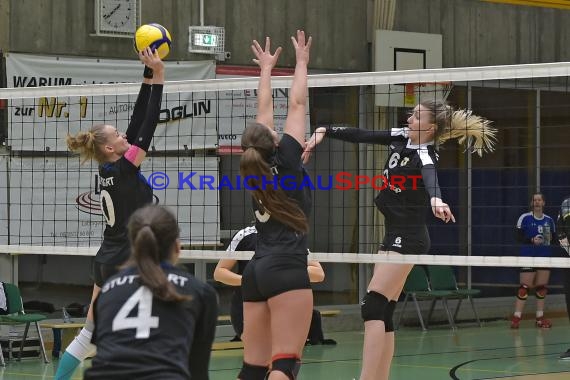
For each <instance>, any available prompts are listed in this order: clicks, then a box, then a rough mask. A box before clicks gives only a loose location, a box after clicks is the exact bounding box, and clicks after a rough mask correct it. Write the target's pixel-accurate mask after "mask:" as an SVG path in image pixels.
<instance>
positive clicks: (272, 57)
mask: <svg viewBox="0 0 570 380" xmlns="http://www.w3.org/2000/svg"><path fill="white" fill-rule="evenodd" d="M281 50H282V49H281V46H280V47H278V48H277V49H276V50H275V53H273V54H271V39H270V38H269V37H265V48H264V49H262V48H261V45H259V42H257V41H256V40H253V44H252V45H251V51H253V54H254V55H255V58H254V59H253V62H255V63H257V64H258V65H259V67H260V68H261V69H264V68H268V69H272V68H274V67H275V65H276V64H277V59H278V58H279V54H281Z"/></svg>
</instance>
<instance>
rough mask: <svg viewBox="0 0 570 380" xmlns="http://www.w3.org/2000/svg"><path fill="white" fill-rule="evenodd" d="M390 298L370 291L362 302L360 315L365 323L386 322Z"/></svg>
mask: <svg viewBox="0 0 570 380" xmlns="http://www.w3.org/2000/svg"><path fill="white" fill-rule="evenodd" d="M387 306H388V298H386V297H385V296H384V295H382V294H380V293H377V292H375V291H372V290H369V291H368V293H366V295H365V296H364V298H363V299H362V301H361V302H360V314H361V315H362V319H364V322H366V321H384V316H385V313H386V307H387Z"/></svg>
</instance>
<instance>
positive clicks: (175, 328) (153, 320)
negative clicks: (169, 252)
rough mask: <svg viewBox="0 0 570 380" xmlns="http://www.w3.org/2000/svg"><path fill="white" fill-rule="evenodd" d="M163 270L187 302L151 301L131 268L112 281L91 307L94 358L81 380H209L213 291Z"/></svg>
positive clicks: (214, 319)
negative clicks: (185, 296) (187, 298)
mask: <svg viewBox="0 0 570 380" xmlns="http://www.w3.org/2000/svg"><path fill="white" fill-rule="evenodd" d="M163 270H164V272H165V273H166V274H167V276H168V280H169V281H170V282H171V283H172V284H174V285H175V287H176V289H177V291H178V292H179V293H180V294H188V295H190V296H192V299H191V300H190V301H185V302H165V301H162V300H159V299H157V298H155V297H153V295H152V293H151V291H150V290H149V289H148V288H147V287H146V286H141V285H140V283H139V282H138V275H137V274H136V270H135V269H133V268H129V269H127V270H124V271H122V272H121V273H119V274H117V275H116V276H113V277H111V278H110V279H109V280H108V281H107V282H106V283H105V285H104V286H103V287H102V289H101V293H100V294H99V296H98V297H97V300H96V302H95V305H94V311H95V314H94V318H95V330H94V331H93V340H92V342H93V343H94V344H96V345H97V355H96V356H95V358H93V365H92V367H91V368H89V369H87V371H86V372H85V379H190V378H191V379H192V380H205V379H208V364H209V360H210V352H211V347H212V342H213V340H214V336H215V329H216V323H217V310H218V303H217V295H216V292H215V290H214V289H213V288H212V287H211V286H209V285H207V284H205V283H203V282H201V281H198V280H197V279H196V278H194V277H193V276H192V275H190V274H188V273H186V272H184V271H182V270H179V269H176V268H174V267H172V266H171V265H163Z"/></svg>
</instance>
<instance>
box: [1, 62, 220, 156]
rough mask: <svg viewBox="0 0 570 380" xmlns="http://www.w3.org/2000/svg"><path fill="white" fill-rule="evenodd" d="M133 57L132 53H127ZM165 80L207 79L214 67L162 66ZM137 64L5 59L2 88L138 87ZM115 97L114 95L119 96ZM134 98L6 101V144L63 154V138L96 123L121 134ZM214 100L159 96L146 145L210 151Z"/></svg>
mask: <svg viewBox="0 0 570 380" xmlns="http://www.w3.org/2000/svg"><path fill="white" fill-rule="evenodd" d="M133 54H134V53H133ZM165 65H166V78H167V80H169V81H172V80H190V79H211V78H214V76H215V64H214V61H197V62H188V61H180V62H166V63H165ZM142 70H143V66H142V64H141V63H140V62H139V61H138V60H111V59H94V58H74V57H53V56H39V55H26V54H15V53H10V54H6V73H7V82H8V87H36V86H56V85H57V86H60V85H83V84H96V83H119V82H141V81H142ZM119 94H120V90H119ZM135 100H136V95H131V96H127V95H117V96H104V97H92V96H89V94H88V93H86V94H85V96H81V97H57V98H55V97H45V96H42V94H41V89H38V96H37V97H36V98H33V99H20V100H15V101H10V104H9V120H8V121H9V127H8V144H9V145H10V146H11V147H12V149H13V150H18V151H20V150H24V151H26V150H30V151H46V150H50V151H67V146H66V144H65V136H66V135H67V134H68V133H70V134H75V133H77V132H78V131H80V130H88V129H89V128H90V127H91V126H92V125H94V124H99V123H107V124H112V125H114V126H116V127H117V129H119V131H126V129H127V126H128V122H129V119H130V116H131V113H132V108H133V106H134V102H135ZM217 109H218V106H217V104H216V96H215V94H205V93H194V94H193V93H179V94H165V95H164V96H163V99H162V106H161V112H160V124H159V125H158V127H157V130H156V133H155V138H154V140H153V142H152V145H153V146H154V148H155V149H156V150H184V149H194V148H196V149H202V148H214V147H215V146H216V143H217V133H216V123H217V120H216V112H217Z"/></svg>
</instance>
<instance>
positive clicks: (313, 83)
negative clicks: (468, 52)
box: [0, 62, 570, 99]
mask: <svg viewBox="0 0 570 380" xmlns="http://www.w3.org/2000/svg"><path fill="white" fill-rule="evenodd" d="M566 76H570V63H568V62H562V63H540V64H527V65H505V66H481V67H460V68H445V69H425V70H404V71H383V72H364V73H345V74H320V75H309V81H308V85H309V87H345V86H375V85H380V84H399V83H421V82H467V81H470V82H472V81H487V80H496V79H518V78H525V79H531V78H541V77H543V78H544V77H566ZM292 78H293V77H291V76H281V77H274V78H273V79H272V81H271V85H272V87H273V88H289V87H290V86H291V81H292ZM258 84H259V78H257V77H251V78H224V79H207V80H188V81H170V82H167V83H166V84H165V86H164V92H165V93H180V92H204V91H228V90H244V89H256V88H257V86H258ZM139 89H140V83H124V84H120V85H117V84H97V85H71V86H47V87H41V88H37V87H36V88H34V87H30V88H20V87H18V88H3V89H0V99H20V98H35V97H39V96H54V97H57V96H104V95H114V96H118V95H126V94H137V93H138V92H139Z"/></svg>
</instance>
